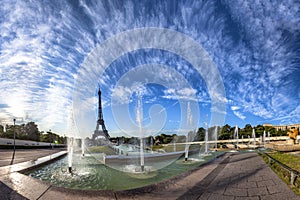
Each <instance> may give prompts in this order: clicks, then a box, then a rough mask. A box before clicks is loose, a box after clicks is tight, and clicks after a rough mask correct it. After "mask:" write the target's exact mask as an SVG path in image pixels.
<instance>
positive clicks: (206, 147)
mask: <svg viewBox="0 0 300 200" xmlns="http://www.w3.org/2000/svg"><path fill="white" fill-rule="evenodd" d="M204 146H205V151H204V153H205V154H208V126H207V123H206V129H205V141H204Z"/></svg>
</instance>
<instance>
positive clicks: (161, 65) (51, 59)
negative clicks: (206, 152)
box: [0, 0, 300, 136]
mask: <svg viewBox="0 0 300 200" xmlns="http://www.w3.org/2000/svg"><path fill="white" fill-rule="evenodd" d="M299 7H300V5H299V2H297V1H289V2H284V3H277V2H275V3H274V2H269V1H261V2H259V1H258V2H256V3H253V2H252V3H251V2H250V1H241V2H235V3H232V2H230V1H216V2H210V1H207V2H204V1H189V2H186V1H157V2H156V3H155V4H153V3H152V2H151V1H135V0H130V1H125V2H123V1H111V2H107V1H97V2H86V1H70V2H69V1H65V2H61V1H43V2H35V3H33V2H24V1H18V0H16V1H1V2H0V13H1V14H0V41H1V43H0V91H1V93H0V124H1V123H2V124H5V123H9V122H11V124H12V119H13V118H16V119H17V123H24V122H28V121H34V122H36V123H37V124H38V125H39V129H40V130H44V131H48V130H49V129H51V130H53V131H54V132H57V133H60V134H68V132H70V130H71V129H72V128H70V127H68V125H67V124H69V126H70V122H69V121H70V119H71V118H74V125H75V126H76V127H77V128H78V134H79V135H82V136H90V135H91V134H92V131H94V130H95V127H96V120H97V112H98V111H97V103H98V102H97V92H98V89H99V87H100V88H101V91H102V104H103V115H104V120H105V124H106V127H107V129H108V131H109V133H110V134H112V136H115V135H120V134H121V133H123V132H122V130H123V131H124V130H126V131H127V132H128V133H129V132H131V131H132V132H136V131H137V129H136V128H137V127H134V124H135V125H136V116H135V115H136V112H137V102H136V101H137V92H141V93H142V102H143V106H142V111H143V126H145V129H147V127H148V129H150V128H151V129H155V130H157V131H158V132H172V131H173V132H174V133H176V132H180V133H184V132H185V131H186V130H187V129H189V127H187V124H188V122H187V121H188V120H189V119H188V118H189V117H188V116H193V117H191V118H190V120H191V121H192V123H191V124H192V125H191V126H192V127H193V128H195V127H205V126H206V124H205V123H208V125H215V124H217V125H220V126H222V125H225V124H229V125H232V126H234V125H238V126H239V127H244V126H245V124H251V125H253V126H256V125H258V124H266V123H271V124H273V125H281V124H296V123H299V122H300V103H299V102H300V79H299V77H300V59H299V58H300V51H299V49H300V39H299V38H300V31H299V30H300V15H299ZM149 28H151V29H149ZM155 28H157V29H155ZM143 29H145V30H147V32H146V33H143V34H148V33H149V31H148V30H155V32H153V34H152V35H148V36H149V38H151V39H153V41H150V42H148V40H147V41H140V40H142V39H145V38H144V37H142V36H140V35H138V36H140V37H132V38H130V37H129V39H128V38H127V39H126V40H125V39H124V38H122V37H125V36H126V34H127V35H128V36H130V34H131V35H133V34H138V31H140V30H143ZM160 31H161V32H160ZM129 33H130V34H129ZM158 33H159V34H158ZM168 33H172V34H174V35H173V36H174V41H171V40H170V41H167V40H164V41H159V40H160V39H161V38H163V37H164V34H168ZM149 34H150V33H149ZM135 36H136V35H135ZM148 36H147V35H146V36H145V37H148ZM175 36H176V37H175ZM126 37H127V36H126ZM180 37H183V40H182V41H180V40H178V38H180ZM166 38H168V37H166ZM175 38H176V39H177V40H175ZM113 40H115V41H118V42H116V43H114V44H113V45H115V46H114V48H112V49H110V48H108V47H111V46H112V45H111V46H105V45H108V44H109V42H111V41H113ZM123 40H124V41H123ZM121 41H122V42H123V43H122V42H121ZM164 42H165V43H164ZM193 42H195V43H196V44H197V45H198V47H197V48H198V49H199V50H201V52H196V53H199V57H198V58H195V59H198V60H200V61H201V62H202V63H201V64H199V66H196V65H195V63H196V62H192V61H191V60H192V59H193V58H194V57H192V56H191V58H190V59H188V58H189V57H188V56H189V55H188V54H184V51H185V50H187V49H188V50H189V51H190V55H192V54H193V53H195V51H194V49H195V48H196V47H195V48H191V46H192V43H193ZM134 44H136V45H141V46H140V47H139V48H136V46H134ZM160 44H161V45H162V46H161V47H160V46H159V45H160ZM169 44H170V46H168V45H169ZM193 44H194V43H193ZM118 45H119V46H118ZM102 47H107V48H106V49H105V50H106V51H107V52H104V53H103V52H101V51H100V50H101V48H102ZM118 48H120V49H118ZM172 48H174V49H175V50H176V51H175V50H174V51H171V49H172ZM118 50H119V51H118ZM120 52H122V53H120ZM195 55H196V54H195ZM115 56H117V57H116V58H115ZM110 58H114V59H112V60H109V59H110ZM108 60H109V61H108ZM207 60H208V61H207ZM196 61H197V60H196ZM102 63H109V65H107V66H104V67H103V71H101V70H102V68H101V67H100V66H101V65H102ZM81 83H84V84H81ZM188 102H189V103H188ZM123 104H124V105H123ZM188 104H189V105H190V106H191V108H190V111H189V112H190V114H188ZM219 104H220V105H219ZM221 104H222V105H221ZM120 105H122V106H124V107H119V106H120ZM223 106H225V109H223ZM114 107H115V108H114ZM127 107H128V112H127V110H126V109H127ZM117 108H118V109H119V111H118V109H117ZM114 109H115V110H114ZM120 110H122V111H120ZM149 113H150V114H149ZM215 113H218V114H220V115H222V116H220V120H217V122H213V123H212V120H213V119H211V117H212V116H215V115H214V114H215ZM216 116H218V115H217V114H216ZM81 117H82V118H81ZM151 117H152V118H151ZM223 117H224V120H223ZM122 118H123V119H126V120H127V119H128V120H129V121H126V120H125V121H124V122H122V120H120V119H122ZM156 118H157V119H156ZM122 123H123V124H122ZM82 124H84V126H82ZM72 130H73V131H74V130H75V129H74V128H73V129H72ZM158 132H157V133H158ZM149 134H154V132H151V131H150V132H149Z"/></svg>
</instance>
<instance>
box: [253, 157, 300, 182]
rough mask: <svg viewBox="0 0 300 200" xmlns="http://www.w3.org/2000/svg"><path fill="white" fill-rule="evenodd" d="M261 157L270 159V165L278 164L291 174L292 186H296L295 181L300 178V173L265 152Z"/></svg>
mask: <svg viewBox="0 0 300 200" xmlns="http://www.w3.org/2000/svg"><path fill="white" fill-rule="evenodd" d="M259 153H260V154H261V155H264V156H266V157H267V158H268V164H269V165H271V164H272V162H274V163H276V164H278V165H279V166H280V167H281V168H283V169H285V170H287V171H288V172H289V173H290V184H291V185H294V184H295V181H296V178H299V177H300V172H298V171H296V170H294V169H292V168H290V167H289V166H287V165H285V164H283V163H282V162H280V161H278V160H276V159H275V158H273V157H272V156H270V155H269V154H267V153H264V152H259Z"/></svg>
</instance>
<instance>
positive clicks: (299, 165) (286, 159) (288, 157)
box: [270, 152, 300, 172]
mask: <svg viewBox="0 0 300 200" xmlns="http://www.w3.org/2000/svg"><path fill="white" fill-rule="evenodd" d="M270 156H272V158H275V159H276V160H278V161H280V162H282V163H283V164H285V165H287V166H289V167H290V168H292V169H294V170H296V171H298V172H300V156H296V155H293V154H288V153H281V152H276V153H272V154H270Z"/></svg>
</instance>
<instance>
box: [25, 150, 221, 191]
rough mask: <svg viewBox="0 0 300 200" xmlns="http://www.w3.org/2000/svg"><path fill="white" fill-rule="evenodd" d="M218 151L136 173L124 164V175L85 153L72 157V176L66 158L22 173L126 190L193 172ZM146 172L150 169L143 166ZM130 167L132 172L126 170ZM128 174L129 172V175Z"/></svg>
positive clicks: (94, 187)
mask: <svg viewBox="0 0 300 200" xmlns="http://www.w3.org/2000/svg"><path fill="white" fill-rule="evenodd" d="M220 154H221V152H213V153H210V154H208V155H205V156H199V154H195V155H192V156H191V157H190V159H189V160H188V162H184V161H183V160H184V158H182V157H181V158H179V160H175V161H173V162H172V163H171V164H169V165H167V166H166V167H163V168H161V169H159V170H148V171H147V170H146V172H143V173H137V170H136V168H139V166H136V165H131V164H130V165H128V166H127V167H128V168H129V170H128V172H124V171H121V170H117V169H115V168H112V167H109V166H108V165H105V164H103V163H102V162H100V160H99V159H97V158H96V156H93V155H92V154H86V155H85V156H84V157H82V156H81V155H80V154H79V153H78V154H74V155H73V170H74V171H73V174H70V173H68V171H67V168H68V159H67V157H64V158H62V159H60V160H56V161H54V162H53V163H51V164H48V165H46V166H42V167H39V168H37V169H34V170H31V171H28V172H26V173H25V174H26V175H28V176H31V177H34V178H37V179H40V180H43V181H46V182H49V183H51V184H52V185H55V186H59V187H65V188H73V189H80V190H114V191H118V190H127V189H133V188H139V187H143V186H146V185H150V184H153V183H157V182H160V181H163V180H166V179H169V178H172V177H174V176H177V175H179V174H181V173H183V172H185V171H188V170H191V169H194V168H196V167H198V166H200V165H202V164H203V163H205V162H208V161H210V160H211V159H213V158H215V157H216V156H218V155H220ZM145 167H146V169H147V168H148V169H151V166H150V165H147V163H146V164H145ZM131 168H132V170H130V169H131ZM130 171H131V172H130Z"/></svg>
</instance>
